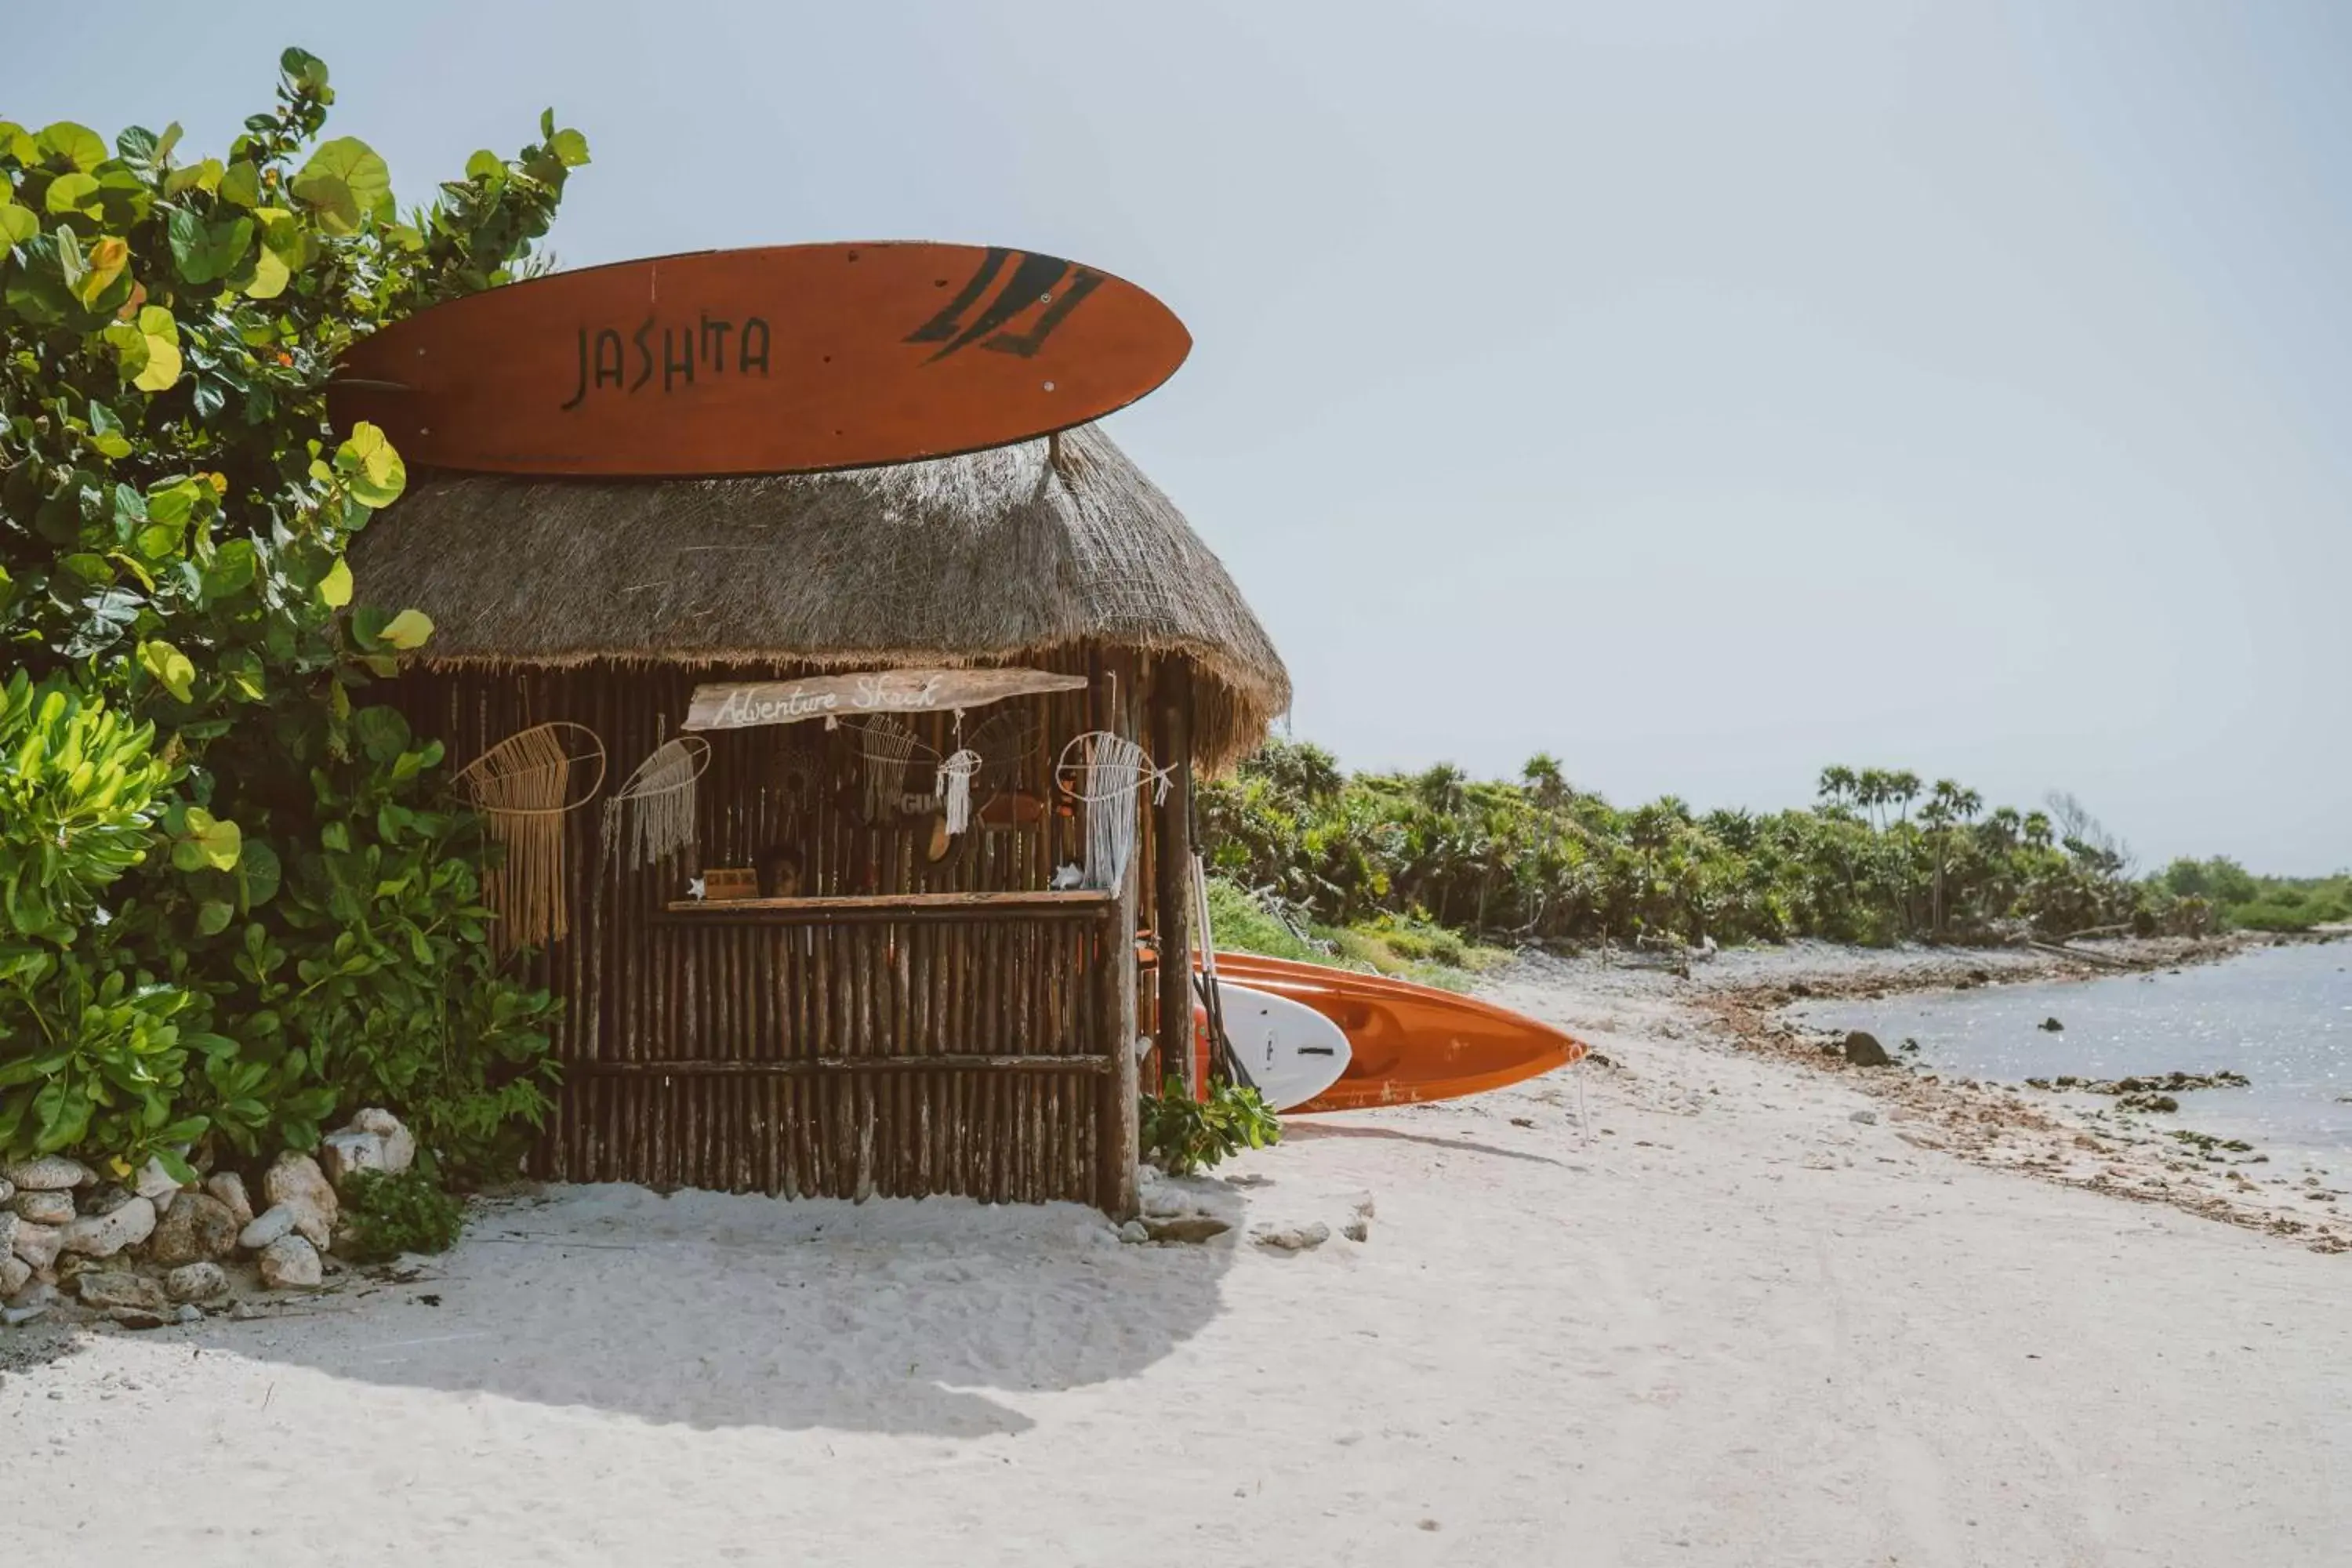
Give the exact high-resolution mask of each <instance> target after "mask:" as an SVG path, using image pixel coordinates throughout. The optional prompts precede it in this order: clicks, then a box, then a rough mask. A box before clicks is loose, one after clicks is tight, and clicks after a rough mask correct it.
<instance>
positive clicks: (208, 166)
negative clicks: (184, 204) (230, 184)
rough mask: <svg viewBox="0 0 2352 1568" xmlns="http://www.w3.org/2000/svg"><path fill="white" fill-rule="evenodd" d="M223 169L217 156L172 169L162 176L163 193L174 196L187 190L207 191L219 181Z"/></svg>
mask: <svg viewBox="0 0 2352 1568" xmlns="http://www.w3.org/2000/svg"><path fill="white" fill-rule="evenodd" d="M222 174H223V170H222V168H221V161H220V160H219V159H218V158H206V159H205V160H204V161H203V162H202V163H191V164H189V165H188V166H187V167H186V168H184V169H174V170H173V171H172V172H171V173H170V174H166V175H164V176H163V194H164V195H167V196H176V195H181V194H183V193H184V192H187V191H192V190H194V191H209V190H212V189H213V188H214V187H215V186H216V185H218V184H220V183H221V178H222Z"/></svg>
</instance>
